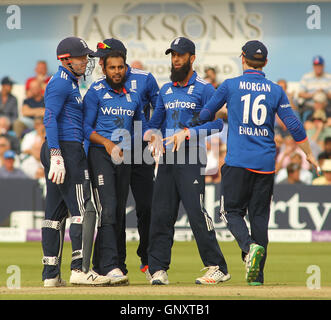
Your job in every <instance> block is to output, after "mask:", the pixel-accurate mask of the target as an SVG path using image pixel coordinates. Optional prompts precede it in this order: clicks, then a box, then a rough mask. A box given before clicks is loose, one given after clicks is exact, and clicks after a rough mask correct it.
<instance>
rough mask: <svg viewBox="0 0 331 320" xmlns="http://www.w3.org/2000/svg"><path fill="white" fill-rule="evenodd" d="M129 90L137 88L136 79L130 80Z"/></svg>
mask: <svg viewBox="0 0 331 320" xmlns="http://www.w3.org/2000/svg"><path fill="white" fill-rule="evenodd" d="M131 90H132V91H135V90H137V80H131Z"/></svg>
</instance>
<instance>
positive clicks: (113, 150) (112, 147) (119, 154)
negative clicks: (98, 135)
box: [104, 139, 123, 163]
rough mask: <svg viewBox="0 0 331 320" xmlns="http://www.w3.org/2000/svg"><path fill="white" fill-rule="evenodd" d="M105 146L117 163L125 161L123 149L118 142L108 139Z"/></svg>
mask: <svg viewBox="0 0 331 320" xmlns="http://www.w3.org/2000/svg"><path fill="white" fill-rule="evenodd" d="M104 146H105V148H106V151H107V153H108V154H109V155H110V156H111V158H112V159H113V160H114V162H115V163H121V162H122V161H123V150H122V149H121V148H120V147H119V146H118V145H117V144H115V143H114V142H112V141H110V140H108V139H107V141H106V142H105V143H104Z"/></svg>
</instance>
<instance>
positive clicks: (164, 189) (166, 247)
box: [148, 148, 228, 274]
mask: <svg viewBox="0 0 331 320" xmlns="http://www.w3.org/2000/svg"><path fill="white" fill-rule="evenodd" d="M185 153H186V156H185V160H184V161H182V162H179V161H177V160H178V159H176V153H175V159H174V164H160V165H159V168H158V173H157V176H156V180H155V185H154V193H153V200H152V217H151V227H150V239H149V249H148V263H149V269H150V272H151V274H153V273H155V272H156V271H158V270H168V269H169V266H170V262H171V248H172V245H173V241H174V231H175V229H174V225H175V222H176V220H177V216H178V208H179V203H180V201H182V203H183V206H184V208H185V210H186V213H187V215H188V219H189V223H190V226H191V229H192V232H193V234H194V237H195V240H196V243H197V246H198V250H199V254H200V257H201V259H202V262H203V264H204V266H217V265H218V266H219V267H220V270H221V271H222V272H224V273H225V274H227V273H228V270H227V264H226V262H225V259H224V256H223V254H222V252H221V249H220V247H219V244H218V242H217V239H216V233H215V230H214V226H213V222H212V219H211V218H210V216H209V215H208V213H207V212H206V210H205V208H204V204H203V202H204V193H205V176H204V175H201V169H202V168H203V167H204V166H203V165H202V164H201V163H200V162H199V163H197V164H190V163H189V161H188V159H189V158H188V148H187V150H185ZM164 157H166V155H165V156H164ZM178 163H182V164H178Z"/></svg>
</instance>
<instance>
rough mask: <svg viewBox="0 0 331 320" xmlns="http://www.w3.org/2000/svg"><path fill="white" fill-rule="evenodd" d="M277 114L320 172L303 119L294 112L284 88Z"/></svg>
mask: <svg viewBox="0 0 331 320" xmlns="http://www.w3.org/2000/svg"><path fill="white" fill-rule="evenodd" d="M281 90H282V89H281ZM277 114H278V116H279V118H280V119H281V120H282V121H283V123H284V124H285V126H286V128H287V129H288V130H289V132H290V134H291V135H292V137H293V139H294V140H295V142H296V143H297V145H298V146H299V147H300V149H302V151H303V152H304V153H305V154H306V158H307V161H308V162H309V163H310V164H312V165H313V167H314V168H315V170H316V171H317V174H320V173H319V172H320V168H319V166H318V162H317V160H316V159H315V157H314V155H313V153H312V150H311V147H310V143H309V140H308V137H307V135H306V131H305V129H304V127H303V125H302V123H301V121H300V120H299V119H298V118H297V117H296V115H295V114H294V112H293V110H292V108H291V104H290V102H289V101H288V98H287V96H286V94H285V92H284V91H283V90H282V94H281V98H280V100H279V103H278V109H277Z"/></svg>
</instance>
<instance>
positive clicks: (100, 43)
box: [97, 42, 110, 49]
mask: <svg viewBox="0 0 331 320" xmlns="http://www.w3.org/2000/svg"><path fill="white" fill-rule="evenodd" d="M97 49H110V46H108V45H107V44H105V43H103V42H98V44H97Z"/></svg>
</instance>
